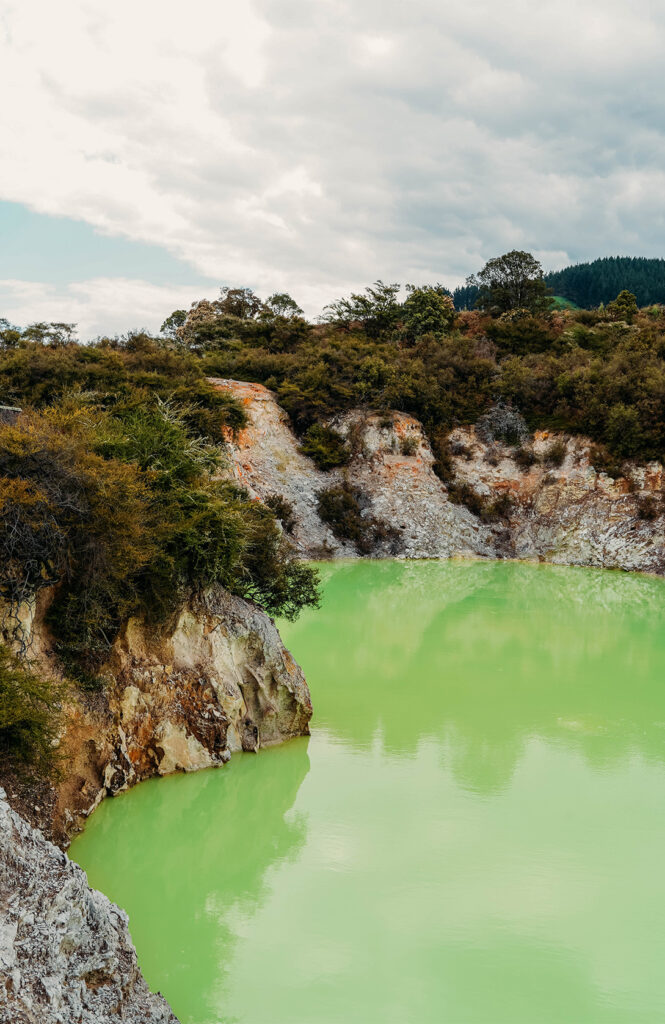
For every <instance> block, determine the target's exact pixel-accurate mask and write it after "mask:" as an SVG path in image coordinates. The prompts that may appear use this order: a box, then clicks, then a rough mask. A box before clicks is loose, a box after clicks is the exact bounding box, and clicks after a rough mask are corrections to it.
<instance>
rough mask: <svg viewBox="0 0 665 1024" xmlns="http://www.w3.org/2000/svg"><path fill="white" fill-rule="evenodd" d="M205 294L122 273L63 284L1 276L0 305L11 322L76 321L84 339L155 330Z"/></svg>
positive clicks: (189, 288) (80, 335)
mask: <svg viewBox="0 0 665 1024" xmlns="http://www.w3.org/2000/svg"><path fill="white" fill-rule="evenodd" d="M204 293H205V287H204V288H203V289H202V290H198V289H196V288H192V287H191V286H189V287H186V288H183V287H170V286H166V285H155V284H149V283H148V282H147V281H139V280H136V279H125V278H120V277H97V278H92V279H90V280H88V281H74V282H72V283H71V284H69V285H67V286H66V287H64V288H61V287H56V286H55V285H52V284H48V283H45V282H37V281H14V280H0V309H2V313H3V316H4V317H5V318H6V319H7V320H9V321H10V323H13V324H18V325H20V326H26V325H27V324H30V323H39V322H40V321H44V320H55V321H60V322H64V323H75V324H78V335H79V337H80V338H81V339H82V340H83V341H87V340H90V339H92V338H95V337H97V336H98V335H100V334H107V335H109V336H113V335H114V334H124V333H125V332H126V331H127V330H140V329H141V328H144V329H146V330H148V331H153V332H157V331H158V330H159V328H160V326H161V324H162V323H163V322H164V320H165V319H166V317H167V316H168V315H169V314H170V313H172V312H173V310H174V309H188V308H189V306H190V304H191V303H192V302H194V301H196V300H197V299H200V298H203V295H204ZM209 297H210V298H214V297H215V296H214V295H211V296H209Z"/></svg>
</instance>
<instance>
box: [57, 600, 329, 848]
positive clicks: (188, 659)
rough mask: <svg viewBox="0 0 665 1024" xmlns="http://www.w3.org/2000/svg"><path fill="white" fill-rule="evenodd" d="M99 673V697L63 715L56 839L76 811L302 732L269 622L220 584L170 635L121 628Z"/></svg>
mask: <svg viewBox="0 0 665 1024" xmlns="http://www.w3.org/2000/svg"><path fill="white" fill-rule="evenodd" d="M102 674H103V675H104V676H105V677H106V678H107V680H108V687H107V689H106V690H105V691H104V693H103V694H100V695H98V696H97V697H96V698H95V699H92V700H91V701H89V702H88V703H87V704H76V705H74V706H72V707H70V708H69V712H68V717H67V722H68V724H67V733H66V736H65V739H64V743H65V745H66V748H67V750H68V752H69V757H68V770H67V776H66V778H65V780H64V781H63V783H62V784H61V786H60V788H59V791H58V794H57V802H56V806H55V812H54V815H53V822H52V834H53V836H54V837H55V838H56V839H57V840H58V841H59V842H62V841H64V840H65V837H66V834H67V833H68V832H69V831H71V829H72V828H73V827H75V826H76V824H77V822H76V817H77V815H80V814H84V815H85V814H88V813H89V812H90V810H91V809H92V808H94V807H96V806H97V804H98V803H99V802H100V800H102V799H103V798H104V796H106V795H108V794H115V793H117V792H119V791H121V790H123V789H127V788H128V787H129V786H132V785H134V784H135V783H136V782H139V781H140V780H141V779H145V778H148V777H150V776H152V775H168V774H170V773H171V772H174V771H196V770H197V769H199V768H208V767H211V766H213V765H221V764H224V763H225V762H227V761H228V760H229V758H230V757H231V754H232V752H233V751H238V750H248V751H249V750H251V751H254V750H258V749H259V748H260V747H266V746H271V745H273V744H275V743H281V742H282V741H284V740H286V739H289V738H291V737H293V736H302V735H306V734H307V733H308V731H309V728H308V723H309V719H310V718H311V714H312V704H311V700H310V695H309V690H308V688H307V683H306V682H305V678H304V676H303V674H302V671H301V669H300V667H299V666H298V665H297V664H296V662H295V661H294V660H293V658H292V657H291V655H290V654H289V652H288V651H287V650H286V648H285V647H284V645H283V644H282V641H281V639H280V636H279V633H278V632H277V629H276V627H275V625H274V623H273V622H272V620H271V619H269V618H268V616H267V615H265V614H264V613H263V612H262V611H260V609H258V608H256V606H254V605H252V604H250V603H249V602H247V601H243V600H242V599H241V598H238V597H234V596H233V595H231V594H229V593H227V592H226V591H225V590H222V589H221V588H214V589H211V590H209V591H208V592H207V593H205V594H204V595H202V596H200V597H194V598H192V599H191V600H190V601H189V602H188V603H187V604H186V605H185V606H184V607H183V608H182V609H181V610H180V613H179V615H178V617H177V619H176V621H175V622H174V623H173V624H172V625H171V627H169V628H164V627H160V629H159V630H151V629H149V628H148V627H147V626H146V625H145V623H143V622H141V621H138V620H135V619H132V620H130V622H129V623H128V624H127V626H126V627H125V629H124V630H123V632H122V633H121V634H120V636H119V637H118V639H117V641H116V643H115V645H114V647H113V651H112V654H111V657H110V659H109V661H108V663H107V664H106V665H105V666H104V669H103V670H102Z"/></svg>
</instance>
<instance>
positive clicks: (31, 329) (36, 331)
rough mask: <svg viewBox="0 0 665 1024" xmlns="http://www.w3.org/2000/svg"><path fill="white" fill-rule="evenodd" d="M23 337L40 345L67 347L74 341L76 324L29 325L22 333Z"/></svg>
mask: <svg viewBox="0 0 665 1024" xmlns="http://www.w3.org/2000/svg"><path fill="white" fill-rule="evenodd" d="M23 337H24V338H26V339H27V340H28V341H37V342H39V343H40V344H41V345H67V344H68V343H69V342H71V341H75V340H76V324H66V323H60V322H58V323H38V324H30V325H29V326H28V327H26V329H25V330H24V331H23Z"/></svg>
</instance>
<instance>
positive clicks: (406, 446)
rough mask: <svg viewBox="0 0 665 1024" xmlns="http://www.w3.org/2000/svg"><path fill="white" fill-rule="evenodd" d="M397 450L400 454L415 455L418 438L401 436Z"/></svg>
mask: <svg viewBox="0 0 665 1024" xmlns="http://www.w3.org/2000/svg"><path fill="white" fill-rule="evenodd" d="M399 450H400V453H401V454H402V455H406V456H407V457H410V456H411V455H415V454H416V452H417V451H418V438H417V437H413V435H409V437H403V438H402V440H401V441H400V443H399Z"/></svg>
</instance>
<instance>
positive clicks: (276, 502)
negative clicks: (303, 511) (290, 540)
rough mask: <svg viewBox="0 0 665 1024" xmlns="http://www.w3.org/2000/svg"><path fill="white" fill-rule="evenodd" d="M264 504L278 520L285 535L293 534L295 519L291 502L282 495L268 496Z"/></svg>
mask: <svg viewBox="0 0 665 1024" xmlns="http://www.w3.org/2000/svg"><path fill="white" fill-rule="evenodd" d="M265 504H266V505H267V506H268V508H269V509H271V511H272V512H273V513H274V515H275V518H276V519H279V521H280V523H281V524H282V527H283V529H284V530H286V532H287V533H293V530H294V528H295V525H296V517H295V511H294V508H293V505H292V504H291V502H290V501H289V500H288V499H287V498H285V497H284V495H283V494H269V495H268V497H267V498H266V499H265Z"/></svg>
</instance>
